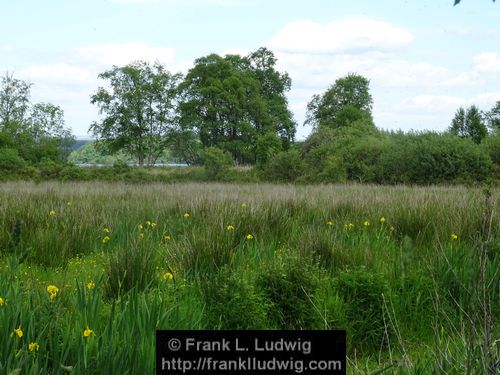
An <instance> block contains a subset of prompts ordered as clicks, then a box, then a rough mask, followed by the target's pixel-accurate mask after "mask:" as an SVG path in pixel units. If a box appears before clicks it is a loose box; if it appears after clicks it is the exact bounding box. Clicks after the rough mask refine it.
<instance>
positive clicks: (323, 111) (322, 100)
mask: <svg viewBox="0 0 500 375" xmlns="http://www.w3.org/2000/svg"><path fill="white" fill-rule="evenodd" d="M369 85H370V81H369V80H368V79H367V78H365V77H363V76H361V75H358V74H354V73H350V74H348V75H347V76H345V77H342V78H339V79H337V80H336V81H335V83H334V84H333V85H332V86H330V88H329V89H328V90H327V91H326V92H324V93H323V94H322V95H314V96H313V98H312V100H311V101H310V102H309V103H308V105H307V115H306V124H310V125H312V126H313V128H315V129H316V128H319V127H320V126H322V127H324V126H328V127H332V128H337V127H343V126H348V125H349V124H351V123H353V122H355V121H367V122H372V120H371V111H372V106H373V99H372V96H371V94H370V88H369Z"/></svg>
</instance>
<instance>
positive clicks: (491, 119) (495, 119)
mask: <svg viewBox="0 0 500 375" xmlns="http://www.w3.org/2000/svg"><path fill="white" fill-rule="evenodd" d="M485 117H486V120H487V123H488V127H489V128H490V131H491V132H492V133H495V132H500V101H497V102H496V103H495V105H494V106H493V108H491V109H490V110H489V111H488V112H486V116H485Z"/></svg>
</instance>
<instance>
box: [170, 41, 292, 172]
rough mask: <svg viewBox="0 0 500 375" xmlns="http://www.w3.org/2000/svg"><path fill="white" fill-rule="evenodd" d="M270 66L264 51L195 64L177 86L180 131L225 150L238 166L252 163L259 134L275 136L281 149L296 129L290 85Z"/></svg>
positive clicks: (271, 60) (213, 56)
mask: <svg viewBox="0 0 500 375" xmlns="http://www.w3.org/2000/svg"><path fill="white" fill-rule="evenodd" d="M275 64H276V59H275V57H274V55H273V53H272V52H271V51H269V50H267V49H266V48H261V49H259V50H257V51H255V52H252V53H250V54H249V55H248V56H245V57H242V56H239V55H226V56H225V57H221V56H219V55H217V54H211V55H208V56H205V57H201V58H199V59H197V60H196V61H195V64H194V67H193V68H192V69H191V70H190V71H189V72H188V74H187V75H186V77H185V79H184V82H183V83H182V84H181V86H180V88H181V95H182V99H181V103H180V112H181V119H182V124H183V126H184V128H185V129H195V131H196V132H197V133H198V134H199V137H200V141H201V143H202V145H203V146H204V147H211V146H214V147H218V148H220V149H222V150H224V151H228V152H229V153H230V154H231V155H232V157H233V159H234V160H235V161H236V162H239V163H254V162H255V159H256V154H255V153H256V150H255V142H256V139H257V136H258V135H263V134H266V133H269V132H271V133H274V134H276V135H278V136H279V137H280V138H281V140H282V141H283V143H284V144H285V146H286V145H287V144H288V143H290V142H291V141H292V140H293V138H294V135H295V126H296V124H295V122H294V121H293V119H292V114H291V112H290V110H289V109H288V102H287V99H286V96H285V93H286V92H287V91H288V90H289V89H290V85H291V80H290V77H289V76H288V74H286V73H283V74H282V73H280V72H278V71H277V70H276V69H275Z"/></svg>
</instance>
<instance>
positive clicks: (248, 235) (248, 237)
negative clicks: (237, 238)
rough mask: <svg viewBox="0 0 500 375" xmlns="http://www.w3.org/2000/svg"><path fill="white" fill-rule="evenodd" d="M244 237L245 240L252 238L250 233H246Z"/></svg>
mask: <svg viewBox="0 0 500 375" xmlns="http://www.w3.org/2000/svg"><path fill="white" fill-rule="evenodd" d="M245 238H246V239H247V240H253V236H252V235H251V234H247V235H246V236H245Z"/></svg>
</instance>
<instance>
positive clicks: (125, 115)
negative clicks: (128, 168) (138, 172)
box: [90, 61, 182, 165]
mask: <svg viewBox="0 0 500 375" xmlns="http://www.w3.org/2000/svg"><path fill="white" fill-rule="evenodd" d="M99 78H101V79H104V80H107V81H108V83H109V86H110V88H109V89H106V88H103V87H99V89H98V90H97V92H96V93H95V94H94V95H92V96H91V103H92V104H96V105H97V106H98V107H99V113H100V114H104V115H105V117H104V119H103V120H102V121H98V122H94V123H93V124H92V125H91V127H90V131H91V132H92V133H93V134H94V135H95V136H96V137H97V139H98V147H100V148H101V149H102V150H106V151H107V152H110V153H116V152H118V151H120V150H124V151H125V152H127V153H128V154H130V155H133V156H134V157H135V158H136V159H137V161H138V163H139V165H144V163H146V164H148V165H152V164H154V163H155V162H156V160H158V158H159V157H160V155H162V153H163V151H164V150H165V148H166V147H167V146H168V144H169V142H170V138H169V137H170V135H171V134H172V133H173V132H174V131H176V130H177V128H178V118H177V112H176V97H177V86H178V84H179V82H180V80H181V78H182V77H181V75H180V74H171V73H170V72H168V71H167V70H165V68H164V67H163V66H162V65H161V64H160V63H158V62H156V63H154V64H153V65H151V64H149V63H146V62H144V61H137V62H133V63H131V64H128V65H126V66H124V67H117V66H113V68H112V69H111V70H108V71H106V72H103V73H101V74H99Z"/></svg>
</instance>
